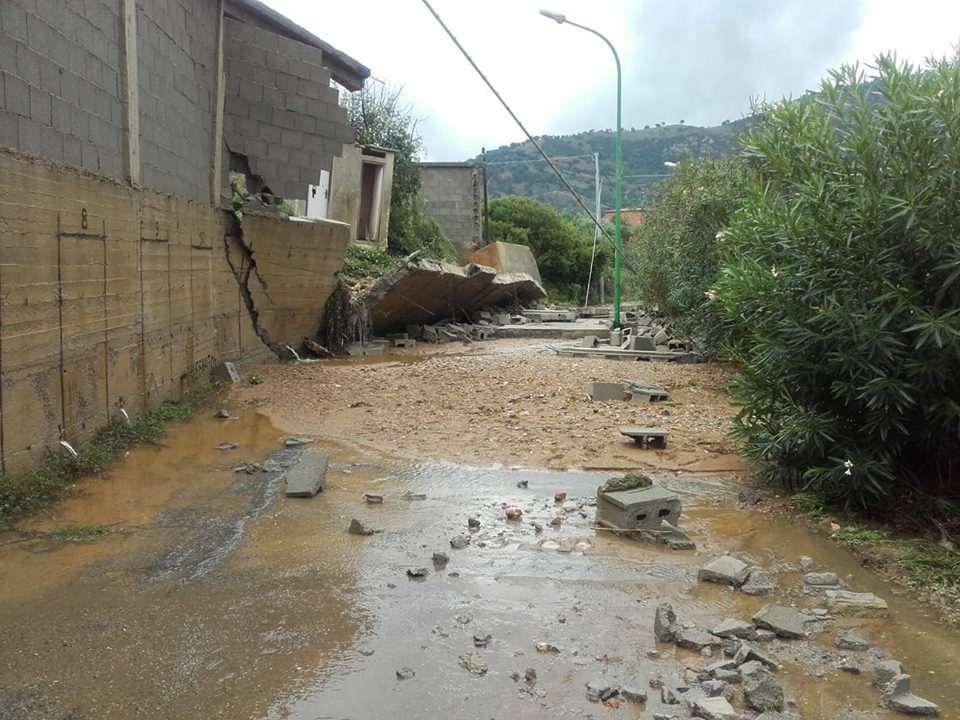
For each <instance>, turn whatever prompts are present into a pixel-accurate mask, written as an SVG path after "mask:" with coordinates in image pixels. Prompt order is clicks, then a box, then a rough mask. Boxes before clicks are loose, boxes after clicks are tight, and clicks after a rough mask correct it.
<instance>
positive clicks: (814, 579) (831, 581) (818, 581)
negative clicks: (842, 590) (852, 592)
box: [803, 572, 840, 589]
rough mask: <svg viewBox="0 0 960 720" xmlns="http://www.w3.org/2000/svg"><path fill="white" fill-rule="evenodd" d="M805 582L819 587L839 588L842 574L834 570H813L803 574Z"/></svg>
mask: <svg viewBox="0 0 960 720" xmlns="http://www.w3.org/2000/svg"><path fill="white" fill-rule="evenodd" d="M803 582H804V584H806V585H812V586H813V587H817V588H830V589H837V588H839V587H840V576H839V575H837V574H836V573H832V572H822V573H817V572H811V573H807V574H806V575H804V576H803Z"/></svg>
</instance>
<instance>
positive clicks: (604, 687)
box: [587, 680, 620, 702]
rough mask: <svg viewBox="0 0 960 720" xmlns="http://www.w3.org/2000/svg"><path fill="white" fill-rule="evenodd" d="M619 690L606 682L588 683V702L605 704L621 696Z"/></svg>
mask: <svg viewBox="0 0 960 720" xmlns="http://www.w3.org/2000/svg"><path fill="white" fill-rule="evenodd" d="M619 692H620V690H619V688H615V687H613V686H612V685H610V683H608V682H605V681H604V680H591V681H590V682H588V683H587V700H589V701H590V702H604V701H605V700H608V699H610V698H612V697H615V696H616V695H617V694H619Z"/></svg>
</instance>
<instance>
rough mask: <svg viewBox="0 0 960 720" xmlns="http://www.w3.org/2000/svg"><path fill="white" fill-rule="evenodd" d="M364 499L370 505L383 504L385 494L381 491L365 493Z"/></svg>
mask: <svg viewBox="0 0 960 720" xmlns="http://www.w3.org/2000/svg"><path fill="white" fill-rule="evenodd" d="M363 501H364V502H365V503H367V504H368V505H383V495H381V494H380V493H364V494H363Z"/></svg>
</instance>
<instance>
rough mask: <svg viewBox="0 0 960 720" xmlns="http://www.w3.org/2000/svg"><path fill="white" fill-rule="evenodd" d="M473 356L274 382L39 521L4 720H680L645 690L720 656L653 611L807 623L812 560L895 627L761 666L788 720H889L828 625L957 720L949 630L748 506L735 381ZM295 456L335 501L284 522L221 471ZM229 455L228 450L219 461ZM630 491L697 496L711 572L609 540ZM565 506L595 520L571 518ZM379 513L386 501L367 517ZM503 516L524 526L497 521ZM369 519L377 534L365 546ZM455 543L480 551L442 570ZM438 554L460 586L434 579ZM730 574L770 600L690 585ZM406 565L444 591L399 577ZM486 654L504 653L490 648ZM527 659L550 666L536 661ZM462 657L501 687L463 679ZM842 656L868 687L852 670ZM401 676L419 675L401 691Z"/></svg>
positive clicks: (683, 369)
mask: <svg viewBox="0 0 960 720" xmlns="http://www.w3.org/2000/svg"><path fill="white" fill-rule="evenodd" d="M454 350H455V351H456V354H451V351H454ZM462 352H463V349H462V348H456V349H455V348H451V347H449V346H448V347H447V348H444V349H443V350H442V351H441V353H440V354H438V355H428V356H427V359H425V360H421V359H419V357H418V356H416V355H413V356H411V355H409V354H408V355H400V356H396V357H391V358H387V359H386V360H384V361H378V362H374V363H370V362H360V363H358V362H349V363H318V364H314V365H301V366H285V367H281V366H269V367H264V368H258V369H257V370H256V372H257V374H259V375H261V376H262V377H263V379H264V384H262V385H259V386H245V387H238V388H237V389H236V390H235V391H233V392H232V394H231V395H230V396H228V398H227V399H226V402H227V404H228V407H229V408H230V409H231V410H232V411H233V413H234V414H235V415H237V416H238V418H239V419H237V420H235V421H229V420H228V421H224V420H217V419H214V418H212V417H211V415H212V413H206V414H205V415H204V416H203V417H198V418H196V419H195V420H193V421H191V422H190V423H188V424H186V425H183V426H180V427H178V428H176V429H175V430H174V431H173V432H172V433H171V434H170V435H169V436H168V437H167V438H166V439H165V440H164V443H163V446H161V447H148V448H142V449H139V450H136V451H134V452H131V453H129V455H128V456H127V457H125V458H124V459H122V460H121V461H120V462H118V463H117V464H116V465H115V466H114V467H113V468H111V470H110V471H109V472H107V473H105V475H104V477H102V478H93V479H90V480H89V481H86V482H84V483H82V484H80V486H79V488H78V490H79V492H78V494H77V496H76V497H73V498H71V499H69V500H67V501H64V502H62V503H58V504H57V505H55V506H53V507H52V508H50V510H49V511H48V512H47V513H45V514H44V515H42V516H39V517H37V518H35V519H33V520H31V521H29V522H26V523H24V524H23V525H22V526H21V528H20V533H19V535H18V536H12V537H10V538H9V539H8V540H7V541H6V542H5V543H4V544H3V545H0V633H2V634H0V718H2V719H3V720H10V719H13V718H16V719H17V720H20V719H21V718H25V719H31V720H32V719H33V718H65V717H70V718H78V719H79V718H184V719H185V718H198V717H217V718H378V717H384V716H393V717H397V718H445V717H454V716H459V717H483V718H508V717H511V718H540V717H556V718H587V717H607V716H608V715H609V716H610V717H623V718H632V717H650V716H651V715H652V714H653V713H654V712H668V713H675V714H676V715H677V717H686V715H685V714H684V713H683V712H682V711H681V709H680V708H679V706H669V707H665V706H662V705H661V703H660V700H659V695H658V693H657V692H656V691H654V690H651V689H650V688H649V687H648V683H649V681H650V680H651V679H654V678H661V679H663V680H664V681H665V682H667V683H668V684H669V683H675V684H680V683H682V682H683V680H684V675H685V671H687V669H688V668H698V667H702V666H703V665H704V664H706V663H708V662H710V661H712V660H715V659H717V657H716V656H715V657H713V658H710V659H707V658H704V657H702V656H700V655H699V654H696V653H690V652H687V651H683V650H676V649H675V648H674V647H673V646H672V645H664V644H660V643H657V642H656V641H655V639H654V636H653V630H652V626H653V615H654V609H655V608H656V606H657V604H658V603H660V602H663V601H669V602H671V603H673V606H674V608H675V609H676V610H677V613H678V614H679V615H680V618H681V620H683V621H687V622H692V623H696V624H698V625H701V626H704V627H710V626H711V625H712V624H713V623H714V622H716V621H718V620H720V619H723V618H724V617H729V616H733V617H739V618H743V619H746V618H749V617H750V615H751V614H752V613H753V612H754V611H755V610H757V609H758V608H759V607H760V606H761V605H762V604H764V603H766V602H779V603H781V604H796V605H797V606H799V607H802V608H805V609H810V608H814V607H817V606H819V605H822V598H821V597H820V596H818V595H815V594H814V595H810V594H807V593H805V592H804V591H803V590H802V583H801V582H800V578H801V573H800V572H799V571H798V568H797V567H796V563H797V560H798V558H799V556H800V555H809V556H811V557H812V558H814V561H815V562H816V568H817V569H818V570H829V571H834V572H837V573H839V574H840V575H841V576H842V577H844V578H845V579H846V582H847V584H848V585H849V586H850V587H851V589H854V590H862V591H870V592H875V593H877V594H878V595H880V596H882V597H884V598H885V599H887V600H888V602H889V603H890V617H889V618H888V619H885V620H858V619H838V620H830V621H826V622H823V623H818V625H819V626H820V627H819V629H820V630H822V631H823V632H822V633H820V634H817V635H816V636H815V637H814V638H813V639H812V640H810V641H774V642H772V643H770V644H769V645H768V646H767V648H768V650H769V651H770V652H772V653H774V654H776V655H777V656H778V657H779V658H780V660H781V662H782V665H783V667H782V669H781V670H780V671H779V672H778V673H777V676H778V679H779V681H780V682H781V683H782V684H783V685H784V687H785V689H786V693H787V697H788V698H789V699H791V700H792V701H794V702H795V704H796V710H797V711H798V712H799V713H800V715H801V716H802V717H804V718H888V717H893V715H888V714H886V713H885V712H884V711H882V710H880V708H879V707H878V705H877V701H878V699H879V695H878V693H877V692H876V691H875V690H873V689H872V688H870V687H869V668H870V664H871V663H872V662H873V656H872V655H870V654H868V653H840V652H839V651H838V650H836V648H835V647H834V646H833V638H834V636H835V634H836V632H837V630H838V629H844V628H854V629H856V631H857V632H858V633H859V634H861V635H863V636H864V637H865V638H866V639H867V640H869V641H870V643H872V644H874V645H875V646H876V647H878V648H880V649H882V650H883V652H885V653H886V654H887V655H888V656H892V657H896V658H897V659H899V660H900V661H901V662H903V663H904V666H905V669H906V671H907V672H910V673H911V674H912V675H913V678H914V690H915V692H917V693H918V694H921V695H923V696H924V697H926V698H928V699H930V700H933V701H935V702H938V703H939V704H940V705H941V708H942V714H941V717H944V718H957V717H958V714H957V710H956V706H955V699H956V698H957V697H960V685H958V681H957V677H956V675H955V673H953V672H951V668H952V667H954V666H955V665H956V663H957V661H958V660H960V634H958V633H957V632H956V630H953V629H949V628H945V627H942V626H940V625H938V624H937V623H936V621H935V618H934V617H933V613H932V611H930V610H928V609H926V608H924V607H922V606H919V605H916V604H914V603H912V602H911V601H909V600H906V599H904V598H901V597H898V596H897V595H896V594H894V593H893V592H892V591H891V590H890V588H889V587H887V586H886V585H885V584H884V583H883V582H882V581H881V580H880V579H879V578H877V577H875V576H874V575H872V574H871V573H870V572H869V571H867V570H864V569H863V568H861V567H860V565H859V564H858V563H857V561H856V560H855V558H854V557H853V556H852V555H850V554H849V553H847V552H846V551H845V550H843V549H842V548H838V547H836V546H835V545H834V544H833V543H831V542H830V541H829V540H828V539H826V538H825V537H823V536H821V535H818V534H815V533H813V532H811V531H810V530H809V529H806V528H804V527H801V526H799V525H792V524H790V523H789V522H788V521H785V520H784V518H783V517H781V516H777V515H772V514H767V513H765V512H763V511H758V510H757V509H755V508H750V509H746V508H741V507H738V505H737V502H736V493H737V490H738V488H739V482H738V479H739V477H740V475H741V474H742V472H743V468H742V465H740V464H739V461H738V460H737V459H736V458H735V457H734V456H732V455H730V454H729V453H728V452H726V451H725V446H724V442H723V432H724V431H725V429H726V427H727V425H728V423H729V422H730V415H731V410H730V408H729V407H728V406H727V404H726V401H725V399H724V397H723V395H722V393H721V392H720V390H721V388H722V386H723V384H724V383H725V382H726V373H725V371H724V370H723V369H722V368H718V367H714V366H672V365H659V364H646V363H644V364H641V363H636V364H634V363H618V362H615V361H613V362H611V361H582V360H570V359H559V358H557V357H555V356H554V355H553V353H550V352H544V351H542V350H538V349H536V348H535V347H533V348H532V349H531V346H529V345H527V344H523V343H496V344H486V345H484V346H477V347H475V348H470V349H468V351H467V354H462ZM637 376H639V378H640V379H645V380H653V381H656V382H660V383H661V384H663V385H665V386H667V387H668V388H669V389H670V390H671V400H672V401H674V402H675V404H671V405H668V406H663V407H662V406H655V407H649V406H631V405H622V404H612V403H611V404H591V403H589V402H587V401H586V400H585V399H584V397H583V396H584V386H585V384H586V382H588V381H589V380H592V379H598V380H615V379H618V378H621V377H637ZM361 403H362V404H361ZM351 405H353V406H354V407H350V406H351ZM594 410H596V411H597V412H594ZM664 410H669V414H664V412H663V411H664ZM619 424H659V425H664V426H665V427H668V428H669V429H670V431H671V438H670V444H669V446H668V449H667V450H664V451H653V450H640V449H638V448H636V447H634V446H632V445H630V444H628V443H626V442H625V441H622V440H621V439H620V438H619V435H618V434H617V432H616V428H617V426H618V425H619ZM291 434H293V435H307V434H315V435H317V436H318V437H319V439H318V441H317V443H316V444H315V445H314V446H313V447H314V448H316V449H317V450H320V451H322V452H325V453H326V454H327V455H328V456H329V457H330V460H331V469H330V472H329V474H328V484H327V489H326V490H325V491H324V492H323V493H321V494H320V495H318V496H316V497H315V498H312V499H307V500H304V499H287V498H284V497H283V495H282V489H283V483H282V474H281V473H279V472H266V473H261V472H255V473H253V474H247V473H236V472H234V471H233V468H234V467H236V466H237V465H239V464H240V463H241V462H243V461H253V462H262V461H263V460H264V459H265V458H266V457H267V456H268V455H272V454H275V453H277V452H278V451H280V445H281V441H282V439H283V437H285V436H286V435H291ZM228 440H229V441H233V442H236V443H238V445H239V447H238V448H237V449H236V450H232V451H227V452H221V451H218V450H216V449H215V448H216V446H217V445H218V444H219V443H220V442H223V441H228ZM280 452H281V454H280V455H276V456H275V457H276V458H277V459H278V460H283V459H284V458H285V457H289V455H285V454H283V453H290V451H280ZM512 466H521V467H522V468H524V469H519V468H512ZM572 467H574V468H576V467H578V468H580V470H576V471H566V469H567V468H572ZM596 468H603V469H604V470H596ZM636 468H642V469H646V470H648V471H650V472H651V473H653V474H654V475H655V476H656V477H657V478H658V479H659V480H660V481H661V482H663V483H664V484H665V485H666V486H667V487H669V488H670V489H672V490H674V491H675V492H677V493H678V494H680V495H681V497H682V499H683V502H684V515H683V518H682V523H683V525H684V527H685V528H686V529H687V530H688V531H689V532H690V533H691V535H692V537H693V539H694V540H695V541H696V543H697V545H698V550H697V551H696V552H692V551H687V552H670V551H668V550H666V549H665V548H663V547H662V546H656V545H649V544H645V543H640V542H634V541H630V540H625V539H622V538H620V537H617V536H612V535H610V534H609V533H607V532H604V531H600V530H598V529H596V528H595V526H594V524H593V512H594V508H593V507H592V506H591V504H590V500H591V498H592V497H593V496H594V495H595V492H596V487H597V485H598V484H599V483H600V482H602V481H603V480H604V479H605V478H606V477H609V476H610V475H611V474H612V473H613V471H614V469H616V470H623V469H636ZM524 480H525V481H526V487H518V483H519V482H520V481H524ZM558 490H562V491H565V492H566V493H567V494H568V497H569V498H574V499H579V500H580V506H579V507H578V508H577V509H576V510H573V511H572V512H564V511H563V510H562V509H561V508H559V507H558V506H557V505H555V503H554V501H553V495H554V492H555V491H558ZM365 492H375V493H381V494H383V495H384V498H385V501H384V503H383V505H367V504H366V503H364V501H363V499H362V495H363V493H365ZM408 492H413V493H420V494H423V495H425V496H426V497H425V499H422V500H409V499H405V498H404V495H405V493H408ZM505 504H511V505H517V506H519V507H521V508H522V509H523V511H524V516H523V519H522V521H520V522H508V521H507V520H506V519H505V518H504V513H503V507H504V505H505ZM470 516H472V517H475V518H477V519H478V520H480V527H479V528H478V529H475V530H473V531H470V530H468V527H467V518H468V517H470ZM555 517H561V518H562V522H561V523H560V525H559V527H555V526H553V525H551V524H550V522H551V520H553V519H554V518H555ZM353 518H357V519H359V520H361V521H362V522H364V523H365V524H366V525H368V526H369V527H371V528H375V529H377V530H381V531H382V532H379V533H377V534H375V535H372V536H369V537H361V536H355V535H349V534H347V532H346V527H347V526H348V524H349V523H350V520H351V519H353ZM534 522H536V523H539V524H540V525H542V526H543V528H544V529H543V531H542V532H539V533H538V532H537V531H536V529H535V528H534V527H533V526H532V525H531V523H534ZM97 524H103V525H110V526H111V527H112V528H113V529H114V530H115V532H112V533H110V534H108V535H106V536H105V537H103V538H101V539H99V540H97V541H96V542H93V543H89V544H69V543H68V544H64V543H58V542H55V541H53V540H52V539H51V538H50V537H49V536H48V535H47V534H48V533H50V532H52V531H53V530H54V529H56V528H61V527H64V526H67V525H97ZM460 534H468V535H469V537H470V544H469V545H468V546H467V547H465V548H463V549H461V550H454V549H452V548H451V547H450V545H449V539H450V538H451V537H453V536H455V535H460ZM438 551H442V552H445V553H446V554H447V555H448V556H449V558H450V560H449V563H448V564H447V565H446V566H445V567H441V566H437V565H434V564H433V562H432V556H433V553H434V552H438ZM723 552H732V553H735V554H737V555H738V556H739V557H742V558H744V559H748V560H750V561H752V562H756V563H757V564H759V565H761V566H763V567H765V568H768V569H769V570H770V571H771V572H775V573H776V578H777V591H776V594H775V596H774V597H773V598H753V597H748V596H745V595H743V594H741V593H734V592H732V591H731V590H729V589H727V588H723V587H720V586H717V585H710V584H703V583H698V582H697V581H696V570H697V568H698V567H699V566H700V565H702V564H703V563H704V562H705V561H706V560H707V559H709V558H710V557H712V556H713V555H715V554H719V553H723ZM416 568H427V569H428V570H429V574H428V575H427V576H426V577H425V578H423V579H411V578H409V577H408V576H407V570H408V569H416ZM478 630H480V631H481V634H482V635H485V634H487V633H489V635H490V636H491V638H490V641H489V643H488V644H487V645H486V646H485V647H482V648H476V647H474V643H473V635H474V633H475V632H477V631H478ZM539 642H548V643H550V644H552V645H554V646H556V648H557V649H558V650H559V652H558V653H556V654H554V653H547V654H541V653H538V652H537V650H536V644H537V643H539ZM470 653H475V654H477V655H479V656H480V658H481V659H482V661H483V663H485V664H486V667H487V671H486V673H485V674H483V675H474V674H471V673H470V672H469V671H468V670H467V669H465V668H464V667H463V666H462V665H461V663H460V658H461V656H466V655H469V654H470ZM851 655H855V656H856V657H854V658H853V659H854V660H856V661H857V662H859V663H861V665H862V667H863V670H864V674H861V675H855V674H851V673H849V672H843V671H841V670H840V669H839V665H840V664H842V663H843V661H844V658H846V660H850V659H851ZM403 667H408V668H410V669H412V670H413V671H414V672H415V676H414V677H412V678H411V679H408V680H398V679H397V676H396V671H397V670H399V669H401V668H403ZM529 668H532V669H534V670H535V671H536V681H535V682H532V683H528V682H526V681H525V680H524V679H523V675H524V673H525V671H526V670H527V669H529ZM514 673H518V674H519V676H520V678H521V679H520V680H519V681H518V680H515V679H514V678H513V677H512V676H513V674H514ZM597 678H606V679H609V680H611V681H612V682H614V683H622V684H631V685H635V686H638V687H641V688H645V689H647V690H648V692H649V695H650V700H649V701H648V702H647V703H646V704H632V703H627V702H624V703H621V705H620V707H619V708H618V709H608V708H605V707H602V706H600V705H598V704H595V703H590V702H589V701H588V700H587V699H586V696H585V692H584V686H585V683H586V682H587V681H590V680H594V679H597ZM754 715H755V713H748V712H744V715H743V716H744V717H753V716H754Z"/></svg>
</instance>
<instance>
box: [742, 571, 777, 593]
mask: <svg viewBox="0 0 960 720" xmlns="http://www.w3.org/2000/svg"><path fill="white" fill-rule="evenodd" d="M775 588H776V583H775V582H774V580H773V577H772V576H771V575H769V574H768V573H766V572H765V571H763V570H761V569H760V568H753V569H752V570H751V571H750V576H749V577H748V578H747V581H746V582H745V583H744V584H743V585H741V586H740V592H742V593H744V594H746V595H769V594H770V593H772V592H773V591H774V589H775Z"/></svg>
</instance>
